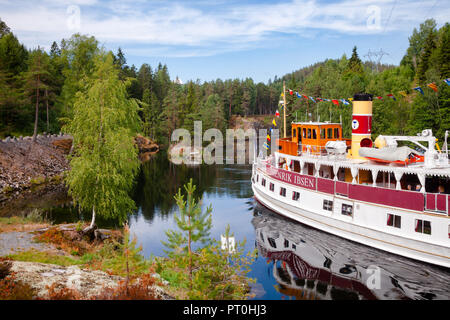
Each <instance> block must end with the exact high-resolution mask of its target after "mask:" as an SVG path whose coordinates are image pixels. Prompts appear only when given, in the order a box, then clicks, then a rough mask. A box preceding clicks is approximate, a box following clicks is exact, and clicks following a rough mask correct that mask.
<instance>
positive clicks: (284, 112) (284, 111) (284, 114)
mask: <svg viewBox="0 0 450 320" xmlns="http://www.w3.org/2000/svg"><path fill="white" fill-rule="evenodd" d="M283 104H284V106H283V130H284V137H285V138H286V81H284V80H283Z"/></svg>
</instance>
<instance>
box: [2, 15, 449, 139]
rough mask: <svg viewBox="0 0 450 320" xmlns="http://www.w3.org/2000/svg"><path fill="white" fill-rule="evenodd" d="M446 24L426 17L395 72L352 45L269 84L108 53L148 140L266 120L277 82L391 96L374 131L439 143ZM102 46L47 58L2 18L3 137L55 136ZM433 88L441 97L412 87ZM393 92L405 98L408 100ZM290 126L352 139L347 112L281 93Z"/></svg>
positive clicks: (89, 41) (380, 106)
mask: <svg viewBox="0 0 450 320" xmlns="http://www.w3.org/2000/svg"><path fill="white" fill-rule="evenodd" d="M449 37H450V26H449V24H448V23H446V24H445V25H444V26H442V27H441V28H439V29H438V28H437V25H436V22H435V21H434V20H433V19H429V20H426V21H425V22H424V23H422V24H421V25H420V27H419V28H418V29H414V30H413V33H412V35H411V36H410V37H409V44H410V45H409V48H408V49H407V51H406V54H405V56H404V57H403V59H402V61H401V63H400V65H399V66H394V65H379V66H377V68H375V67H376V65H375V64H373V63H370V62H364V63H363V62H362V61H361V59H360V58H359V56H358V53H357V48H356V47H354V48H353V53H352V56H351V57H350V58H347V56H346V55H343V56H342V57H341V58H339V59H328V60H326V61H323V62H319V63H316V64H314V65H312V66H308V67H305V68H302V69H299V70H297V71H294V72H292V73H290V74H286V75H284V76H282V77H275V78H274V79H273V80H272V79H269V80H268V82H267V83H262V82H260V83H255V81H253V79H251V78H246V79H228V80H221V79H217V80H214V81H206V82H203V83H201V82H200V80H196V81H188V82H187V83H185V84H182V83H181V81H179V80H178V78H176V79H175V80H174V81H172V80H171V78H170V75H169V71H168V68H167V66H166V65H162V64H161V63H160V64H158V65H157V66H153V67H152V66H150V65H149V64H146V63H144V64H142V65H141V66H140V67H139V69H138V68H137V67H136V66H134V65H131V66H129V65H128V64H127V61H126V57H125V54H124V53H123V51H122V50H121V49H120V48H119V49H118V51H117V52H116V53H115V54H114V55H113V59H114V65H115V66H116V67H117V68H118V70H119V78H120V79H121V80H127V83H128V86H127V93H128V96H129V97H130V98H134V99H136V100H137V101H138V102H139V104H140V111H139V116H140V118H141V119H142V121H143V126H142V131H143V133H144V134H145V135H147V136H149V137H151V138H153V139H155V140H157V141H158V142H160V143H163V144H164V143H167V142H168V141H169V138H170V135H171V133H172V131H173V130H174V129H175V128H180V127H183V128H186V129H189V130H193V122H194V121H196V120H202V121H203V129H204V130H206V129H208V128H212V127H214V128H218V129H222V130H224V129H225V128H226V127H227V121H228V120H229V119H230V118H231V116H232V115H241V116H249V115H256V114H258V115H260V114H266V115H270V114H273V113H274V112H275V110H276V109H278V108H279V105H278V103H279V100H280V93H281V92H282V87H283V81H285V82H286V86H287V87H288V88H290V89H292V90H294V91H298V92H301V93H302V94H306V95H309V96H314V97H323V98H349V97H352V96H353V95H354V94H355V93H357V92H368V93H372V94H374V95H375V96H385V95H386V94H387V93H394V94H396V97H397V99H396V100H393V99H387V98H385V99H383V100H375V101H374V121H373V133H374V134H381V133H383V134H412V135H415V134H416V133H417V132H420V131H421V130H422V129H424V128H431V129H433V132H434V133H435V134H436V135H437V136H438V137H440V138H442V137H443V135H444V132H445V130H446V129H448V128H450V112H449V108H450V105H449V95H450V90H449V88H448V85H447V84H445V83H444V82H443V81H442V79H446V78H448V77H449V76H450V74H449V73H450V71H449V69H450V67H449V61H450V59H449V58H450V57H449V54H450V48H449ZM102 50H103V48H101V47H100V44H99V42H98V40H97V39H95V37H92V36H86V35H80V34H74V35H73V36H72V37H71V38H69V39H63V40H61V41H60V43H59V44H58V43H57V42H53V44H52V46H51V49H50V50H49V52H46V51H44V50H43V49H42V48H40V47H38V48H35V49H32V50H29V49H27V48H25V46H24V45H23V44H21V43H20V42H19V40H18V39H17V37H16V36H15V35H14V34H13V32H12V31H11V30H10V28H9V27H8V26H7V25H6V24H5V23H4V22H2V21H1V20H0V117H1V122H0V137H5V136H8V135H10V136H13V135H14V136H19V135H29V134H31V133H33V134H34V135H36V133H38V132H43V131H45V132H49V133H57V132H59V131H60V130H61V128H62V126H63V125H64V124H65V123H67V121H69V120H70V119H71V118H72V117H73V108H74V101H75V99H76V93H77V92H79V91H80V90H82V88H83V85H84V83H83V79H84V78H85V77H89V76H91V75H92V73H93V72H94V69H95V68H94V61H95V57H96V56H98V55H99V54H100V52H101V51H102ZM430 82H435V83H436V84H437V85H438V92H437V93H436V92H434V91H431V90H429V89H425V94H424V95H422V94H420V93H419V92H417V91H414V90H412V88H413V87H416V86H423V87H424V88H426V84H427V83H430ZM398 91H405V92H407V94H408V95H407V97H403V96H399V95H398V94H397V92H398ZM287 100H288V103H287V106H288V108H287V112H288V123H290V122H291V121H295V120H297V121H303V120H308V121H309V120H318V119H319V117H320V120H322V121H333V122H339V121H341V119H342V120H343V127H344V134H346V135H347V136H348V135H349V134H350V132H351V128H350V122H351V121H350V115H351V106H343V105H340V106H339V107H337V106H335V105H333V104H332V103H331V102H320V103H313V102H312V101H309V100H306V99H298V98H297V97H295V95H294V96H291V95H287Z"/></svg>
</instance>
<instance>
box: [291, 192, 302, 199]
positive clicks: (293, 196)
mask: <svg viewBox="0 0 450 320" xmlns="http://www.w3.org/2000/svg"><path fill="white" fill-rule="evenodd" d="M298 199H300V193H299V192H296V191H293V192H292V200H294V201H298Z"/></svg>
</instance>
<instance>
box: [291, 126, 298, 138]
mask: <svg viewBox="0 0 450 320" xmlns="http://www.w3.org/2000/svg"><path fill="white" fill-rule="evenodd" d="M292 136H293V137H294V138H295V137H296V136H297V129H296V128H294V129H292Z"/></svg>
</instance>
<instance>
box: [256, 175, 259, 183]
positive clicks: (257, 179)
mask: <svg viewBox="0 0 450 320" xmlns="http://www.w3.org/2000/svg"><path fill="white" fill-rule="evenodd" d="M256 182H259V174H257V175H256Z"/></svg>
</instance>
